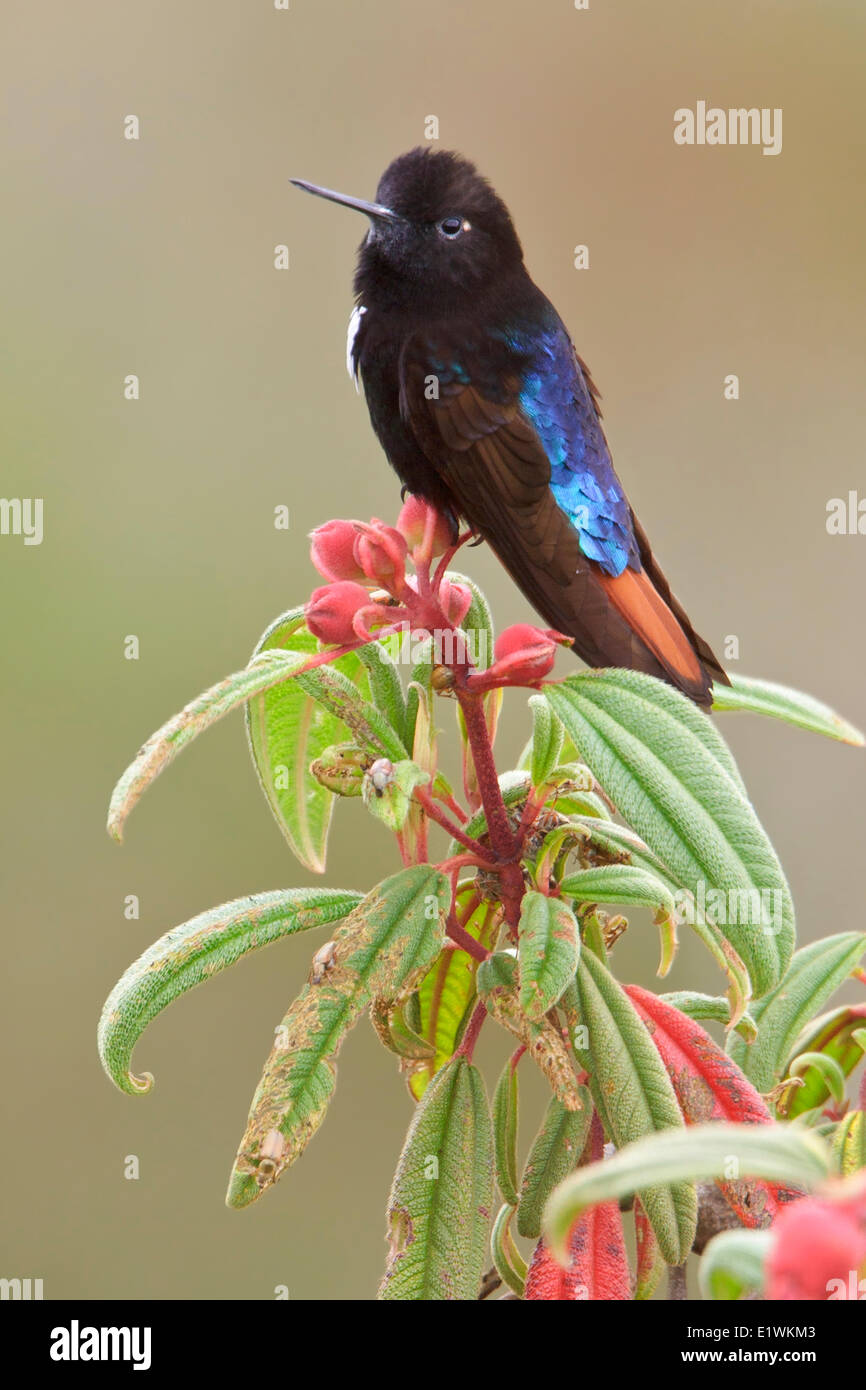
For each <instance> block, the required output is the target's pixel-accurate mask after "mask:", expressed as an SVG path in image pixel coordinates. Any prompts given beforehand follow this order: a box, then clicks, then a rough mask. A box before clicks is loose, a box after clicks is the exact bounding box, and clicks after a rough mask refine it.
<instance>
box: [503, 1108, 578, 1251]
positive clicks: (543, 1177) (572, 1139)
mask: <svg viewBox="0 0 866 1390" xmlns="http://www.w3.org/2000/svg"><path fill="white" fill-rule="evenodd" d="M581 1090H582V1092H583V1109H582V1110H566V1108H565V1106H564V1105H562V1104H561V1103H560V1102H559V1101H558V1100H556V1098H555V1097H554V1098H552V1099H551V1102H550V1104H549V1105H548V1107H547V1114H546V1115H545V1117H544V1121H543V1123H542V1126H541V1129H540V1130H539V1131H538V1134H537V1135H536V1136H535V1140H534V1142H533V1145H532V1148H531V1149H530V1151H529V1157H528V1158H527V1160H526V1167H525V1168H524V1170H523V1179H522V1181H521V1185H520V1201H519V1204H518V1208H517V1229H518V1231H519V1232H520V1234H521V1235H522V1236H528V1237H529V1238H530V1239H532V1240H537V1239H538V1237H539V1236H540V1235H541V1213H542V1211H543V1210H544V1206H545V1203H546V1202H547V1199H548V1197H549V1196H550V1194H551V1192H552V1191H553V1189H554V1188H555V1187H557V1186H558V1185H559V1183H561V1182H562V1181H563V1179H564V1178H567V1177H568V1174H569V1173H570V1172H571V1171H572V1170H573V1169H574V1168H576V1167H577V1165H578V1163H579V1162H580V1156H581V1154H582V1153H583V1150H584V1148H585V1146H586V1141H587V1139H588V1137H589V1126H590V1124H591V1122H592V1103H591V1101H590V1097H589V1091H587V1090H586V1087H581Z"/></svg>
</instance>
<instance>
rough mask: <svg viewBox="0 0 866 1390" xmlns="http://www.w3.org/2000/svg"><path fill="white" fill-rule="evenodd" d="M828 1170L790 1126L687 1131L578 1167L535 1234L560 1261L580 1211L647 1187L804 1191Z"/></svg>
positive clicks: (823, 1157) (816, 1143) (812, 1143)
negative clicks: (741, 1184)
mask: <svg viewBox="0 0 866 1390" xmlns="http://www.w3.org/2000/svg"><path fill="white" fill-rule="evenodd" d="M829 1172H830V1151H829V1149H828V1148H827V1146H826V1144H824V1143H823V1142H822V1141H821V1140H820V1139H818V1138H816V1136H815V1135H813V1134H810V1133H809V1131H808V1130H805V1129H801V1128H800V1127H799V1126H797V1125H731V1124H706V1125H690V1126H689V1128H688V1129H685V1128H683V1129H673V1130H665V1131H664V1132H662V1133H659V1134H651V1135H647V1136H646V1137H645V1138H643V1139H640V1140H638V1141H637V1142H636V1143H632V1144H628V1145H627V1146H626V1147H625V1148H623V1149H621V1150H620V1152H619V1153H617V1154H615V1155H614V1156H613V1158H610V1159H606V1160H605V1161H604V1162H600V1163H590V1164H587V1165H586V1166H585V1167H582V1168H578V1170H577V1172H575V1173H572V1175H571V1177H570V1178H566V1180H565V1182H564V1183H562V1184H561V1185H560V1186H559V1187H558V1188H557V1190H556V1191H555V1192H554V1194H553V1196H552V1197H551V1199H550V1201H549V1202H548V1204H547V1207H546V1209H545V1212H544V1219H543V1230H544V1234H545V1235H546V1236H547V1239H548V1240H549V1241H550V1242H551V1244H552V1246H553V1249H554V1251H555V1253H556V1255H557V1258H558V1259H560V1260H562V1261H563V1262H564V1261H565V1258H566V1256H567V1253H568V1233H569V1231H570V1230H571V1227H572V1225H573V1224H574V1222H575V1221H576V1220H577V1219H578V1218H579V1217H580V1215H581V1213H582V1212H584V1211H585V1210H586V1209H587V1207H590V1206H594V1205H595V1204H596V1203H597V1202H618V1201H620V1200H621V1199H622V1198H623V1197H630V1196H631V1195H632V1194H634V1193H639V1194H640V1193H642V1191H643V1189H644V1188H645V1187H646V1186H647V1185H652V1186H658V1185H661V1184H671V1183H681V1182H699V1181H701V1180H704V1179H710V1178H712V1179H715V1180H717V1181H718V1180H719V1179H725V1180H728V1181H730V1180H731V1179H732V1177H733V1176H736V1177H737V1178H746V1177H754V1178H765V1179H767V1180H768V1181H770V1182H778V1183H784V1184H785V1185H786V1186H787V1187H795V1188H796V1187H801V1188H805V1189H807V1190H808V1189H810V1188H813V1187H815V1186H816V1185H818V1184H819V1183H821V1182H823V1181H824V1179H826V1178H827V1176H828V1175H829Z"/></svg>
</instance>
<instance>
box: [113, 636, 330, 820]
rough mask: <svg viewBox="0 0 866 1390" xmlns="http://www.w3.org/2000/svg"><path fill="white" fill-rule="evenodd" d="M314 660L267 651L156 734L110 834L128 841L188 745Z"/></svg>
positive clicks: (135, 768) (132, 773) (127, 785)
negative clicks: (158, 781)
mask: <svg viewBox="0 0 866 1390" xmlns="http://www.w3.org/2000/svg"><path fill="white" fill-rule="evenodd" d="M308 660H309V657H308V656H307V655H305V654H304V653H302V652H280V651H273V652H262V654H261V655H260V656H257V657H255V658H254V660H253V661H251V662H250V664H249V666H246V667H244V669H243V671H235V672H234V673H233V674H232V675H231V676H226V677H225V679H224V680H221V681H218V682H217V684H216V685H212V686H211V687H210V689H209V690H206V691H205V692H204V694H202V695H199V696H197V698H196V699H195V700H192V701H191V702H190V703H189V704H188V705H186V706H185V707H184V708H183V709H182V710H181V711H180V713H179V714H176V715H174V716H173V718H171V719H169V720H168V722H167V723H166V724H163V726H162V728H160V729H157V731H156V733H155V734H151V736H150V738H149V739H148V740H147V742H146V743H145V744H144V746H143V747H142V748H141V750H140V751H139V753H138V755H137V756H136V758H135V759H134V760H133V762H131V763H130V765H129V767H128V768H127V769H126V771H125V772H124V773H123V776H122V777H121V778H120V781H119V782H118V783H117V786H116V787H115V788H114V792H113V793H112V797H111V805H110V807H109V811H108V833H109V834H110V835H112V836H113V837H114V839H115V840H118V841H119V840H122V839H123V827H124V824H125V822H126V819H127V817H128V816H129V813H130V811H131V810H132V809H133V807H134V806H135V805H136V803H137V802H138V800H139V799H140V797H141V795H142V793H143V792H145V791H146V790H147V788H148V787H149V786H150V784H151V782H152V781H153V780H154V779H155V778H156V777H158V776H159V774H160V773H161V772H162V771H163V770H164V769H165V768H166V767H168V765H169V763H171V762H173V761H174V759H175V758H176V757H177V755H178V753H180V752H181V751H182V749H184V748H185V747H186V746H187V744H188V743H192V741H193V739H194V738H197V737H198V735H199V734H201V733H203V732H204V731H205V729H209V728H211V726H212V725H214V724H216V723H217V721H218V720H220V719H222V718H223V716H224V715H226V714H229V713H230V711H231V710H233V709H237V707H238V705H242V704H244V703H245V702H246V701H247V700H250V699H252V698H253V697H254V696H256V695H259V694H261V693H262V692H263V691H265V690H270V689H272V688H273V687H274V686H276V685H279V684H280V683H281V682H282V681H287V680H288V679H289V678H290V677H291V676H295V675H296V674H297V672H298V670H299V669H300V668H301V667H302V666H303V665H304V663H305V662H306V661H308Z"/></svg>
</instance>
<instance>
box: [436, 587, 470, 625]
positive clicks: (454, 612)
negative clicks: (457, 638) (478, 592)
mask: <svg viewBox="0 0 866 1390" xmlns="http://www.w3.org/2000/svg"><path fill="white" fill-rule="evenodd" d="M439 604H440V607H441V609H442V612H443V613H444V614H445V616H446V618H447V619H448V621H449V623H453V624H454V626H455V627H459V626H460V624H461V623H462V622H463V619H464V618H465V617H466V614H467V613H468V612H469V609H470V607H471V605H472V590H471V589H467V587H466V585H465V584H452V582H451V580H450V579H443V581H442V583H441V584H440V585H439Z"/></svg>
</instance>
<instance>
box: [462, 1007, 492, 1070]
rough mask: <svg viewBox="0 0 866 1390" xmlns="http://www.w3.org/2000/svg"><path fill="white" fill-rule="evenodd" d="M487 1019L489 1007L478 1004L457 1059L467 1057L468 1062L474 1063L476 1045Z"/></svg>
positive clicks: (467, 1027)
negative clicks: (473, 1056)
mask: <svg viewBox="0 0 866 1390" xmlns="http://www.w3.org/2000/svg"><path fill="white" fill-rule="evenodd" d="M486 1017H487V1005H486V1004H476V1005H475V1008H474V1010H473V1013H472V1017H471V1018H470V1020H469V1022H468V1023H467V1025H466V1032H465V1033H464V1034H463V1041H462V1042H461V1044H460V1046H459V1047H458V1049H457V1051H456V1053H455V1054H454V1055H455V1057H465V1058H466V1060H467V1062H471V1061H472V1054H473V1052H474V1051H475V1044H476V1043H477V1041H478V1034H479V1033H480V1032H481V1029H482V1028H483V1026H484V1020H485V1018H486Z"/></svg>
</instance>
